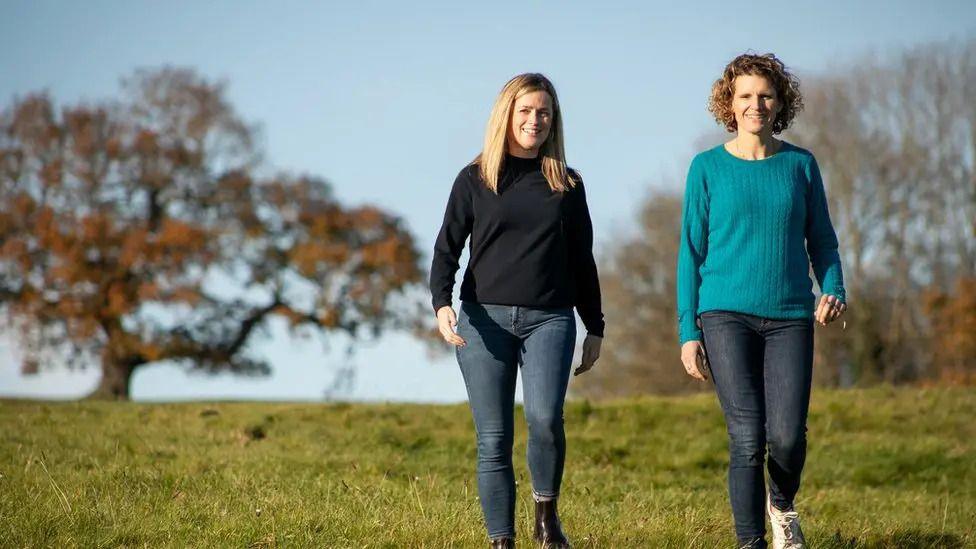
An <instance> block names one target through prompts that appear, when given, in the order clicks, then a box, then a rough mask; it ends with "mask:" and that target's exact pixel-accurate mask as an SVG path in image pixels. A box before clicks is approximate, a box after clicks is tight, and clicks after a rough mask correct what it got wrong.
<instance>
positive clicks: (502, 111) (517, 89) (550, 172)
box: [471, 72, 576, 193]
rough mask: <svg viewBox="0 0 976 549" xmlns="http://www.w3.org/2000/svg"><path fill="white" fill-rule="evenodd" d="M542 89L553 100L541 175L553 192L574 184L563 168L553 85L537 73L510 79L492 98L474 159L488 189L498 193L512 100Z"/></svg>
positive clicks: (559, 117)
mask: <svg viewBox="0 0 976 549" xmlns="http://www.w3.org/2000/svg"><path fill="white" fill-rule="evenodd" d="M537 91H544V92H546V93H548V94H549V98H550V99H551V100H552V123H551V124H550V126H549V135H548V137H546V141H545V142H544V143H543V144H542V146H541V147H540V148H539V157H540V158H541V159H542V174H543V175H544V176H545V177H546V181H548V182H549V187H550V188H551V189H552V190H553V191H556V192H563V191H565V190H567V189H569V188H572V187H575V186H576V181H575V180H574V179H573V176H572V175H570V174H569V172H568V170H567V169H566V152H565V151H564V149H563V119H562V114H561V113H560V110H559V99H558V98H557V97H556V88H555V87H554V86H553V85H552V82H550V81H549V79H548V78H546V77H545V76H543V75H541V74H539V73H531V72H530V73H525V74H520V75H518V76H516V77H515V78H512V79H511V80H509V81H508V82H507V83H506V84H505V86H504V87H503V88H502V91H501V92H500V93H499V94H498V98H497V99H495V105H494V107H492V109H491V116H489V117H488V128H487V130H486V131H485V144H484V148H483V149H482V150H481V154H479V155H478V156H477V157H475V159H474V160H473V161H472V162H471V163H472V164H477V165H478V169H479V171H480V172H481V179H482V180H483V181H484V182H485V185H487V186H488V188H489V189H491V192H493V193H497V192H498V177H499V175H500V174H501V172H502V168H503V167H504V163H505V152H506V151H507V150H508V132H509V125H510V124H511V121H512V108H513V107H514V105H515V100H516V99H518V98H519V97H522V96H523V95H525V94H527V93H532V92H537Z"/></svg>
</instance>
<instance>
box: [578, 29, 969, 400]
mask: <svg viewBox="0 0 976 549" xmlns="http://www.w3.org/2000/svg"><path fill="white" fill-rule="evenodd" d="M803 91H804V100H805V103H806V108H805V110H804V112H803V113H802V114H801V115H800V117H799V119H798V121H797V123H796V126H795V127H794V128H792V129H791V130H790V131H789V135H785V136H784V137H785V139H787V140H789V141H791V142H794V143H796V144H798V145H800V146H802V147H804V148H807V149H809V150H811V151H812V152H813V153H814V154H815V155H816V157H817V159H818V162H819V163H820V167H821V170H822V171H823V175H824V180H825V184H826V186H827V192H828V197H829V200H830V211H831V217H832V220H833V223H834V227H835V228H836V230H837V233H838V236H839V239H840V245H841V254H842V259H843V262H844V269H845V273H844V274H845V283H846V286H847V290H848V296H849V300H850V303H851V307H850V310H849V314H848V315H847V316H846V320H847V328H846V330H844V329H841V326H840V325H839V324H835V325H831V326H830V327H827V328H821V327H818V329H817V336H816V337H817V344H816V363H815V379H816V381H817V382H818V383H820V384H823V385H830V386H851V385H866V384H873V383H879V382H889V383H908V382H941V383H974V382H976V99H974V98H976V40H970V41H967V42H964V43H941V44H936V45H930V46H925V47H920V48H917V49H913V50H911V51H907V52H904V53H902V54H899V55H897V56H895V57H889V58H882V59H879V58H876V57H867V58H863V59H861V60H860V61H859V62H856V63H854V64H850V65H847V66H845V67H842V68H838V69H835V70H833V71H831V72H829V73H827V74H824V75H822V76H819V77H816V78H809V79H806V80H804V82H803ZM716 142H717V141H716ZM678 187H683V185H677V184H675V185H673V186H672V188H678ZM681 200H682V197H681V194H680V191H677V190H673V191H654V192H652V193H651V194H650V195H649V196H648V198H647V199H646V201H645V202H644V204H643V207H642V209H641V211H640V214H639V215H638V218H637V219H636V220H635V221H636V223H635V227H634V230H633V231H632V234H631V235H629V236H626V237H625V238H623V239H622V240H618V241H617V243H616V244H615V245H614V246H613V247H612V248H611V249H610V250H608V253H607V254H606V257H605V260H604V261H603V263H602V266H601V268H602V270H601V282H602V284H603V288H604V296H605V310H606V315H607V325H608V330H607V332H608V334H607V341H606V343H605V345H604V352H603V357H602V359H601V362H602V364H600V366H599V367H598V368H595V369H594V371H593V372H592V373H590V374H588V375H587V376H586V378H587V379H585V380H581V381H582V383H581V385H580V388H579V390H578V392H579V393H581V394H583V395H587V396H594V397H597V396H620V395H629V394H636V393H648V392H650V393H665V394H667V393H680V392H686V391H692V390H696V389H702V388H704V387H705V386H703V385H699V384H696V383H693V382H692V381H691V380H690V378H688V377H687V376H686V375H685V374H684V371H683V369H682V368H681V366H680V364H679V360H678V344H677V334H676V326H675V269H674V264H675V258H676V255H677V246H678V227H679V224H680V218H681Z"/></svg>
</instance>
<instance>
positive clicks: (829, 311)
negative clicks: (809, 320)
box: [813, 294, 847, 326]
mask: <svg viewBox="0 0 976 549" xmlns="http://www.w3.org/2000/svg"><path fill="white" fill-rule="evenodd" d="M845 312H847V303H844V302H843V301H841V300H840V298H838V297H837V296H835V295H831V294H824V295H822V296H820V304H819V305H817V311H816V312H815V313H813V318H814V320H816V321H817V322H819V323H820V325H821V326H826V325H828V324H830V323H831V322H833V321H835V320H837V319H838V318H840V317H841V315H843V314H844V313H845Z"/></svg>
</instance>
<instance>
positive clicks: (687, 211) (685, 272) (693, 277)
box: [677, 158, 708, 345]
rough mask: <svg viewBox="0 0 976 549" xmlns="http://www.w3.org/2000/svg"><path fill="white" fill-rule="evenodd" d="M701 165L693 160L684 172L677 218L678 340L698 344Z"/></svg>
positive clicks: (703, 243)
mask: <svg viewBox="0 0 976 549" xmlns="http://www.w3.org/2000/svg"><path fill="white" fill-rule="evenodd" d="M701 164H702V162H701V160H700V159H698V158H695V160H693V161H692V162H691V166H690V167H689V168H688V178H687V181H686V182H685V200H684V206H683V208H682V214H681V242H680V244H679V247H678V272H677V277H678V280H677V293H678V339H679V340H680V343H681V344H682V345H683V344H684V343H686V342H688V341H701V340H702V334H701V329H700V328H699V327H698V324H697V314H698V288H699V287H700V286H701V273H700V271H699V270H700V268H701V265H702V263H704V261H705V254H706V253H707V250H708V191H707V186H706V181H705V172H704V170H703V169H702V165H701Z"/></svg>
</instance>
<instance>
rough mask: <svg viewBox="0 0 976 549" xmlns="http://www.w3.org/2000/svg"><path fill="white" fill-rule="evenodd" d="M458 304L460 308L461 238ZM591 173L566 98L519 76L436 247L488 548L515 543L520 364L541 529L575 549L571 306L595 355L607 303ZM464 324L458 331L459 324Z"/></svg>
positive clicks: (438, 307) (546, 542)
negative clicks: (569, 465) (597, 258)
mask: <svg viewBox="0 0 976 549" xmlns="http://www.w3.org/2000/svg"><path fill="white" fill-rule="evenodd" d="M469 236H470V260H469V262H468V267H467V270H466V271H465V273H464V280H463V282H462V283H461V307H460V314H459V315H458V316H455V312H454V309H453V308H452V306H451V296H452V293H453V287H454V276H455V273H456V272H457V270H458V266H459V264H458V259H459V257H460V256H461V251H462V248H463V247H464V243H465V240H467V239H468V237H469ZM592 245H593V231H592V227H591V224H590V216H589V212H588V210H587V206H586V195H585V193H584V190H583V181H582V180H581V179H580V177H579V174H577V173H576V172H574V171H573V170H570V169H569V168H567V167H566V160H565V153H564V152H563V135H562V120H561V113H560V110H559V100H558V98H557V97H556V90H555V88H554V87H553V85H552V83H551V82H550V81H549V80H548V79H547V78H546V77H545V76H543V75H541V74H521V75H519V76H516V77H515V78H513V79H511V80H510V81H509V82H508V83H507V84H505V87H504V88H502V91H501V93H500V94H499V95H498V98H497V99H496V101H495V106H494V108H493V109H492V112H491V116H490V118H489V120H488V129H487V131H486V133H485V141H484V148H483V150H482V151H481V154H479V155H478V156H477V158H475V159H474V161H473V162H472V163H471V164H469V165H468V166H465V167H464V169H462V170H461V173H460V174H458V176H457V179H456V180H455V181H454V187H453V188H452V190H451V195H450V198H449V199H448V202H447V210H446V212H445V214H444V223H443V225H442V226H441V230H440V234H439V235H438V237H437V243H436V244H435V246H434V257H433V263H432V265H431V269H430V290H431V294H432V295H433V306H434V311H436V314H437V322H438V326H439V329H440V333H441V335H442V336H443V337H444V339H445V340H446V341H447V342H448V343H451V344H452V345H455V346H456V354H457V360H458V364H459V365H460V368H461V373H462V375H463V377H464V383H465V386H466V387H467V392H468V401H469V403H470V406H471V412H472V415H473V416H474V424H475V432H476V434H477V440H478V466H477V470H478V495H479V498H480V500H481V508H482V511H483V513H484V518H485V523H486V526H487V530H488V537H489V539H490V546H491V547H493V548H500V547H514V544H515V475H514V472H513V469H512V439H513V431H514V425H513V422H514V418H513V415H514V414H513V408H514V399H515V379H516V374H517V372H518V370H519V368H520V367H521V371H522V388H523V395H522V396H523V402H524V407H525V419H526V422H527V423H528V452H527V454H528V456H527V458H528V466H529V472H530V473H531V477H532V489H533V496H534V499H535V538H536V540H537V541H538V542H539V543H541V544H543V546H544V547H568V546H569V542H568V540H567V539H566V536H565V535H564V534H563V532H562V528H561V525H560V521H559V517H558V515H557V512H556V500H557V498H558V497H559V489H560V483H561V480H562V475H563V464H564V462H565V457H566V439H565V434H564V431H563V402H564V401H565V397H566V388H567V385H568V382H569V373H570V369H571V367H572V365H571V362H572V358H573V348H574V342H575V340H576V322H575V319H574V317H573V307H575V308H576V310H577V312H578V313H579V315H580V318H581V319H582V320H583V324H584V325H585V326H586V330H587V336H586V339H585V340H584V342H583V357H582V363H581V364H580V366H579V367H578V368H576V372H575V374H580V373H583V372H585V371H587V370H589V369H590V368H591V367H592V366H593V364H594V362H595V361H596V360H597V358H598V357H599V355H600V344H601V342H602V338H603V327H604V324H603V313H602V311H601V305H600V285H599V280H598V278H597V270H596V264H595V262H594V261H593V253H592ZM455 329H456V331H455Z"/></svg>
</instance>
